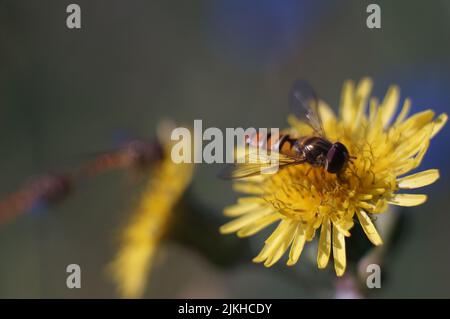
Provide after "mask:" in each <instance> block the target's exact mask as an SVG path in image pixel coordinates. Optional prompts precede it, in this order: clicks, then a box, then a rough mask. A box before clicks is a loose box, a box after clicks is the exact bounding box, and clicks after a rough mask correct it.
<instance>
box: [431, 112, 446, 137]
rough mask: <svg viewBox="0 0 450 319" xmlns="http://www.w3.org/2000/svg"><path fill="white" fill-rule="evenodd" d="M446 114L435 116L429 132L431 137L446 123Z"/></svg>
mask: <svg viewBox="0 0 450 319" xmlns="http://www.w3.org/2000/svg"><path fill="white" fill-rule="evenodd" d="M447 119H448V116H447V114H445V113H443V114H441V115H439V116H438V117H437V119H436V120H435V121H434V127H433V132H432V133H431V137H434V136H435V135H436V134H437V133H439V132H440V130H441V129H442V128H443V127H444V125H445V123H447Z"/></svg>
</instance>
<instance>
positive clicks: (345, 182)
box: [220, 78, 447, 276]
mask: <svg viewBox="0 0 450 319" xmlns="http://www.w3.org/2000/svg"><path fill="white" fill-rule="evenodd" d="M371 89H372V81H371V80H370V79H368V78H365V79H362V80H361V81H360V82H359V84H358V85H357V86H356V87H355V85H354V83H353V82H352V81H347V82H345V84H344V87H343V90H342V97H341V104H340V111H339V116H336V115H335V114H334V112H333V111H332V110H331V109H330V107H328V106H327V105H326V104H325V103H324V102H323V101H320V105H319V112H320V115H321V117H322V121H323V125H324V130H325V133H326V135H327V138H329V139H330V140H331V141H340V142H342V143H343V144H344V145H346V147H347V148H348V150H349V152H350V154H351V155H353V156H356V157H357V158H356V159H355V160H353V163H351V164H350V165H349V166H348V168H347V169H346V170H345V172H344V173H343V176H342V177H341V178H338V177H337V176H336V175H335V174H329V173H327V172H325V171H324V169H323V168H322V167H311V166H309V165H307V164H304V165H295V166H289V167H286V168H283V169H281V170H280V171H278V172H277V173H276V174H273V175H261V176H256V177H249V178H245V179H241V180H238V181H237V182H236V183H235V184H234V188H235V189H236V190H237V191H239V192H242V193H244V194H247V195H250V196H247V197H242V198H239V199H238V202H237V204H235V205H233V206H229V207H227V208H225V210H224V214H225V215H226V216H229V217H236V219H234V220H232V221H230V222H228V223H227V224H225V225H223V226H222V227H221V228H220V231H221V232H222V233H224V234H227V233H233V232H237V235H238V236H239V237H246V236H251V235H253V234H255V233H257V232H259V231H260V230H262V229H263V228H265V227H267V226H269V225H271V224H273V223H275V222H279V223H278V226H277V228H276V229H275V231H274V232H273V233H272V234H271V236H270V237H269V238H268V239H267V240H266V241H265V245H264V248H263V249H262V251H261V252H260V253H259V255H258V256H257V257H255V258H254V260H253V261H254V262H264V265H265V266H266V267H270V266H272V265H273V264H275V263H276V262H277V261H278V260H279V259H280V258H281V257H282V256H283V255H284V253H285V252H286V251H287V250H288V249H289V248H290V250H289V258H288V261H287V265H294V264H295V263H297V261H298V260H299V257H300V254H301V252H302V250H303V246H304V244H305V242H306V241H311V240H312V239H313V238H314V236H315V233H316V230H318V229H319V228H320V238H319V245H318V253H317V265H318V267H319V268H325V267H326V266H327V264H328V260H329V258H330V254H331V251H332V252H333V257H334V268H335V271H336V274H337V275H338V276H342V275H343V274H344V272H345V268H346V251H345V237H349V236H350V230H351V228H352V227H353V225H354V223H355V219H356V218H357V220H358V221H359V224H360V225H361V227H362V228H363V230H364V232H365V233H366V235H367V237H368V238H369V240H370V241H371V242H372V243H373V244H374V245H380V244H382V239H381V238H380V236H379V234H378V232H377V230H376V228H375V226H374V223H373V222H372V216H373V215H374V214H379V213H383V212H385V211H386V210H387V207H388V204H393V205H399V206H415V205H420V204H422V203H424V202H425V201H426V199H427V197H426V195H421V194H420V195H419V194H405V193H399V192H398V191H400V190H404V189H414V188H418V187H422V186H426V185H429V184H431V183H433V182H435V181H436V180H437V179H438V178H439V172H438V170H436V169H431V170H426V171H422V172H420V173H416V174H412V175H409V176H404V175H405V174H406V173H408V172H409V171H411V170H413V169H415V168H416V167H418V166H419V164H420V163H421V161H422V158H423V156H424V155H425V153H426V151H427V149H428V146H429V143H430V139H431V138H432V137H433V136H434V135H436V134H437V133H438V132H439V131H440V130H441V128H442V127H443V126H444V124H445V122H446V121H447V115H446V114H441V115H440V116H438V117H437V118H435V119H434V112H433V111H431V110H427V111H423V112H420V113H417V114H414V115H413V116H411V117H407V115H408V112H409V108H410V100H409V99H406V100H405V101H404V103H403V107H402V109H401V111H400V113H399V114H398V116H397V117H395V118H394V114H395V113H396V110H397V106H398V104H399V99H400V92H399V88H398V87H397V86H391V87H390V88H389V90H388V92H387V94H386V96H385V98H384V100H383V101H382V103H381V104H379V103H378V101H377V100H376V99H375V98H371V97H370V92H371ZM367 105H369V110H368V112H366V108H367ZM288 122H289V123H290V125H291V128H290V129H291V130H293V131H294V132H301V133H302V134H303V135H307V134H312V131H311V129H310V128H309V126H307V125H306V123H303V122H301V121H299V120H298V119H296V118H295V117H293V116H290V117H289V118H288ZM402 176H403V177H402Z"/></svg>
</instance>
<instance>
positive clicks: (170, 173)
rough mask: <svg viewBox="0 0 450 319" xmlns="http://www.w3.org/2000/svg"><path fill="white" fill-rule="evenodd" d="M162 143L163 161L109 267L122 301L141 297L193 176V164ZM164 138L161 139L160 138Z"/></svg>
mask: <svg viewBox="0 0 450 319" xmlns="http://www.w3.org/2000/svg"><path fill="white" fill-rule="evenodd" d="M165 134H168V135H166V136H164V140H165V141H162V144H163V147H164V156H163V160H162V161H161V162H159V163H157V164H155V167H154V168H153V170H152V176H151V177H150V178H149V180H148V182H147V184H146V185H145V187H144V189H143V191H142V194H141V198H140V200H139V202H138V205H137V207H136V210H135V211H134V213H133V215H132V217H131V220H130V221H129V223H128V226H126V228H125V230H124V232H123V234H122V243H121V247H120V249H119V251H118V253H117V255H116V257H115V259H114V260H113V261H112V262H111V264H110V265H109V268H108V270H109V273H110V274H111V276H112V279H113V281H114V282H115V283H116V285H117V288H118V293H119V295H120V296H121V297H123V298H139V297H141V296H142V294H143V293H144V290H145V286H146V283H147V281H148V274H149V272H150V270H151V268H152V264H153V262H154V257H155V253H156V250H157V248H158V246H159V243H160V241H161V239H162V237H163V236H164V235H165V233H166V230H167V228H168V225H169V222H170V220H171V218H172V215H173V213H174V212H173V208H174V206H175V205H176V204H177V202H178V201H179V199H180V198H181V196H182V195H183V193H184V191H185V190H186V188H187V187H188V185H189V183H190V181H191V178H192V173H193V165H191V164H175V163H173V161H172V160H171V157H170V152H171V148H172V145H171V143H170V140H169V141H168V140H167V137H168V136H170V132H166V133H165ZM160 139H162V138H160Z"/></svg>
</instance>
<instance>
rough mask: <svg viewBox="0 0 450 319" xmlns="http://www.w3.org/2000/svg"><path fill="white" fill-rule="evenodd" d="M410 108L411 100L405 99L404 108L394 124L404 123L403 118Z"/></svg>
mask: <svg viewBox="0 0 450 319" xmlns="http://www.w3.org/2000/svg"><path fill="white" fill-rule="evenodd" d="M410 109H411V100H410V99H405V101H404V102H403V106H402V110H401V111H400V114H399V115H398V116H397V118H396V119H395V123H394V125H398V124H400V123H402V122H403V120H404V119H405V118H406V116H407V115H408V113H409V110H410Z"/></svg>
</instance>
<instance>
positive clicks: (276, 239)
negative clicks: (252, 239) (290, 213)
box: [253, 220, 296, 267]
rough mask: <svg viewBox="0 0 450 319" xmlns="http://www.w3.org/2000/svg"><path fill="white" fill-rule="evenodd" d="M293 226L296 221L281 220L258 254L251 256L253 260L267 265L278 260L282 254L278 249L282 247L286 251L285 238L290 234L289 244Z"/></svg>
mask: <svg viewBox="0 0 450 319" xmlns="http://www.w3.org/2000/svg"><path fill="white" fill-rule="evenodd" d="M295 226H296V223H294V222H292V221H290V220H282V221H281V222H280V223H279V224H278V227H277V228H276V229H275V231H274V232H273V233H272V235H270V237H269V238H268V239H267V240H266V243H265V245H264V248H263V249H262V250H261V252H260V253H259V254H258V256H256V257H255V258H253V262H256V263H260V262H264V261H265V263H264V265H265V266H266V267H269V266H271V265H273V264H274V263H275V262H276V261H278V259H279V258H280V257H281V256H282V254H281V255H280V251H279V249H284V251H286V249H287V247H289V245H287V246H286V241H287V239H286V238H288V237H289V236H290V238H289V244H290V242H291V241H292V239H293V237H294V231H295ZM275 257H276V258H277V259H276V260H275V261H274V259H275Z"/></svg>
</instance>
